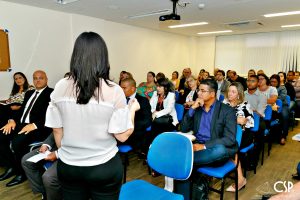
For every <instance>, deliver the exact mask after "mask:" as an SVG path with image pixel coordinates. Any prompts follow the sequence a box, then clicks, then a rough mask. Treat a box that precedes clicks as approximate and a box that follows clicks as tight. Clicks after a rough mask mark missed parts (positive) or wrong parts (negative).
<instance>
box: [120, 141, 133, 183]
mask: <svg viewBox="0 0 300 200" xmlns="http://www.w3.org/2000/svg"><path fill="white" fill-rule="evenodd" d="M118 148H119V152H120V154H121V155H124V162H123V166H124V170H123V171H124V173H123V183H126V176H127V166H128V165H129V159H128V152H130V151H131V150H132V147H131V146H130V145H128V144H121V145H118Z"/></svg>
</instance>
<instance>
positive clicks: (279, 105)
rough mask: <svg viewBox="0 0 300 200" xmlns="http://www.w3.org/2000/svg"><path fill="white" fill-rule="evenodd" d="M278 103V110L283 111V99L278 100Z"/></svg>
mask: <svg viewBox="0 0 300 200" xmlns="http://www.w3.org/2000/svg"><path fill="white" fill-rule="evenodd" d="M276 105H277V106H278V107H279V108H278V111H277V112H278V113H281V112H282V101H281V99H277V100H276Z"/></svg>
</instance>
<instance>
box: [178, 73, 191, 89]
mask: <svg viewBox="0 0 300 200" xmlns="http://www.w3.org/2000/svg"><path fill="white" fill-rule="evenodd" d="M191 75H192V71H191V69H190V68H185V69H184V70H183V71H182V76H181V78H180V82H179V87H178V91H179V92H180V93H182V94H183V92H184V89H185V88H187V85H186V84H185V83H186V79H187V78H188V77H190V76H191Z"/></svg>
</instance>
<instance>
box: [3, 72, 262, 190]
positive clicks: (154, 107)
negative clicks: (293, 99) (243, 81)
mask: <svg viewBox="0 0 300 200" xmlns="http://www.w3.org/2000/svg"><path fill="white" fill-rule="evenodd" d="M252 78H254V79H255V77H254V76H253V77H252ZM37 80H38V78H37ZM249 80H250V79H249ZM208 82H211V81H208ZM212 82H213V83H215V81H212ZM248 82H249V84H251V83H254V82H255V81H248ZM256 82H257V83H258V79H256ZM34 83H35V81H34ZM204 83H205V82H204ZM37 85H38V83H35V86H36V88H38V87H37ZM202 86H203V87H208V88H209V90H205V89H202V90H201V84H200V86H199V91H198V92H197V94H198V97H199V98H201V97H202V98H201V99H202V100H200V99H199V98H198V99H196V101H197V102H194V104H192V105H191V107H192V106H193V105H195V104H196V105H204V100H203V93H208V94H211V93H214V95H210V97H214V101H211V99H210V102H213V103H214V102H215V98H216V92H214V91H213V89H214V87H211V86H210V85H209V84H206V85H205V84H202ZM44 87H45V85H44ZM44 87H43V88H44ZM121 87H122V88H123V90H124V93H125V95H126V97H128V98H129V100H128V102H129V103H130V98H136V99H137V100H138V97H137V96H138V95H136V92H135V89H136V86H135V81H134V80H133V79H124V81H121ZM210 87H211V88H210ZM171 88H172V85H171V84H170V82H169V81H168V80H167V79H164V78H163V79H161V80H158V85H157V91H156V92H154V94H153V98H151V99H150V106H149V104H148V101H145V99H144V101H143V100H142V101H143V102H144V103H141V102H140V101H139V102H140V105H141V104H145V105H146V104H147V105H146V106H145V108H146V109H141V110H140V111H141V112H144V113H141V115H140V116H141V118H139V117H138V119H143V118H146V119H145V120H142V121H143V122H142V123H144V125H143V128H142V129H141V130H140V132H141V133H142V134H143V133H144V132H145V131H143V130H145V128H146V127H148V126H149V125H150V124H151V121H152V119H154V120H153V121H152V130H153V131H151V135H150V137H148V139H147V140H146V141H145V143H147V144H146V145H145V147H146V148H147V147H148V146H149V144H150V143H151V142H152V140H153V139H154V137H155V136H156V135H157V134H159V133H160V132H164V131H172V130H174V129H175V126H176V125H177V124H178V121H177V118H176V111H175V108H174V105H175V94H174V93H173V92H172V89H171ZM230 88H235V89H234V90H228V97H227V99H228V102H227V103H229V104H230V105H231V103H230V99H232V93H236V94H238V92H237V91H243V87H241V86H240V85H239V84H237V85H234V84H233V85H232V87H230ZM240 88H242V90H239V89H240ZM126 90H127V94H126ZM250 90H251V89H250ZM128 91H129V92H128ZM215 91H217V89H216V90H215ZM233 91H234V92H233ZM248 91H249V85H248ZM255 91H256V90H255ZM255 91H254V92H255ZM229 94H231V95H229ZM233 96H234V95H233ZM239 97H240V94H238V95H236V96H235V98H239ZM33 101H34V100H33ZM236 101H237V99H234V100H233V102H234V103H236ZM234 103H233V104H232V105H231V106H233V107H236V106H237V105H238V104H236V105H234ZM240 103H243V104H241V105H243V106H242V107H241V108H239V109H237V116H240V113H239V112H241V110H243V111H242V112H244V114H243V115H244V116H243V117H242V115H241V117H242V118H243V119H241V118H237V122H238V123H240V124H242V125H243V126H245V130H247V129H246V128H249V127H251V123H252V122H251V111H247V112H245V111H246V110H247V109H246V110H245V108H249V104H248V106H247V104H245V102H244V101H242V102H240ZM256 104H259V105H260V106H262V105H263V104H261V103H257V102H256ZM250 105H251V103H250ZM259 105H258V106H259ZM210 106H211V105H210ZM27 107H30V104H29V105H28V106H27ZM46 107H47V106H46ZM262 107H263V106H262ZM197 108H198V107H196V106H194V108H193V107H192V108H191V110H193V109H194V110H195V109H197ZM149 109H151V111H150V112H149ZM25 110H26V109H25ZM209 110H210V109H209ZM253 110H255V109H253ZM255 111H256V110H255ZM138 112H139V111H138ZM145 112H146V113H145ZM191 112H192V111H189V113H188V114H187V115H189V116H192V114H191ZM238 113H239V114H238ZM245 113H248V114H247V115H249V116H247V117H245V116H246V114H245ZM23 114H24V113H23ZM25 114H26V112H25ZM25 114H24V115H25ZM165 115H170V116H168V117H167V118H169V119H168V120H167V124H165V125H166V126H162V124H161V123H166V121H165V120H164V121H163V122H162V121H161V120H155V119H159V118H161V116H165ZM187 115H186V116H187ZM145 116H148V117H145ZM262 116H263V115H262ZM151 118H152V119H151ZM197 120H199V118H197ZM208 120H209V118H208ZM210 120H211V119H210ZM21 121H22V120H21ZM28 124H29V123H28ZM183 124H184V123H183ZM247 124H250V125H248V127H247ZM252 124H253V123H252ZM34 125H35V124H34ZM200 125H201V124H200ZM162 127H164V128H165V129H164V130H163V129H162ZM182 127H184V126H182ZM200 127H202V126H200ZM3 130H4V132H8V131H9V127H5V128H4V129H3ZM137 130H138V129H137ZM25 131H28V130H24V132H25ZM30 131H32V130H30V129H29V131H28V132H30ZM21 132H22V131H21ZM142 134H141V135H139V134H133V135H132V136H133V137H132V138H134V136H136V137H137V139H136V140H134V139H132V140H133V141H138V142H130V143H131V144H132V145H135V144H137V143H139V141H143V135H142ZM199 134H200V136H201V134H202V133H199ZM206 134H207V133H206ZM244 135H245V138H247V139H246V140H249V141H251V140H252V139H251V138H250V139H249V135H250V137H251V134H244ZM246 135H248V136H247V137H246ZM201 137H202V138H201ZM201 137H200V138H197V141H198V142H200V143H201V144H203V143H205V144H206V142H207V141H208V140H207V139H211V138H207V135H204V136H203V135H202V136H201ZM35 139H36V138H35ZM129 140H130V139H129ZM201 140H202V141H201ZM246 140H245V139H243V141H246ZM207 144H209V143H207ZM138 145H140V146H143V144H138ZM231 145H232V144H231ZM197 146H198V147H197ZM200 146H201V148H200V147H199V145H195V150H196V151H199V150H203V149H202V146H204V145H200ZM233 146H234V145H233ZM23 147H24V146H23ZM13 148H14V146H13ZM23 149H26V148H23ZM137 149H138V147H137ZM41 151H43V149H41ZM17 152H18V151H17ZM201 153H203V152H201ZM22 154H23V155H24V153H22ZM22 154H20V155H22ZM19 157H20V156H19ZM54 157H55V155H54ZM201 157H202V156H201ZM19 162H20V160H19ZM23 163H25V164H26V163H28V162H23ZM200 164H201V161H200ZM54 167H55V165H54ZM15 168H17V167H15ZM24 168H25V167H24ZM8 169H11V168H8ZM9 171H10V170H8V173H9ZM16 171H17V170H16V169H15V172H16ZM19 171H21V170H19ZM54 171H55V170H54ZM49 172H50V171H49ZM8 173H5V174H4V175H7V174H8ZM21 173H22V172H21ZM10 174H12V173H10ZM34 174H35V173H34ZM27 176H28V177H30V175H28V174H27ZM38 176H39V177H41V176H40V175H38ZM21 177H23V175H22V176H21ZM239 177H241V179H240V181H239V184H242V185H243V184H245V182H246V181H245V179H243V177H242V176H239ZM15 178H17V179H20V178H19V175H18V176H17V177H15ZM21 180H22V181H19V182H23V180H24V178H21ZM40 180H41V178H40ZM15 182H16V181H15V180H13V181H12V183H15ZM17 182H18V181H17ZM10 185H11V184H8V186H10ZM12 185H14V184H12ZM32 185H33V184H32ZM38 185H39V186H41V185H42V184H38ZM233 188H234V187H233ZM239 188H240V187H239ZM229 190H230V189H229ZM34 191H35V192H40V193H45V191H43V192H41V191H36V190H34Z"/></svg>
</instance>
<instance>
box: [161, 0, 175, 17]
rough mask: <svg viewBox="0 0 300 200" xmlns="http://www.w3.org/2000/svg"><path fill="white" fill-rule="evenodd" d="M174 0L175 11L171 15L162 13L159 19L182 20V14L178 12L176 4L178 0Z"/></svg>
mask: <svg viewBox="0 0 300 200" xmlns="http://www.w3.org/2000/svg"><path fill="white" fill-rule="evenodd" d="M171 1H172V2H173V13H171V14H169V15H162V16H160V17H159V21H167V20H180V15H177V13H176V4H177V3H178V0H171Z"/></svg>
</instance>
